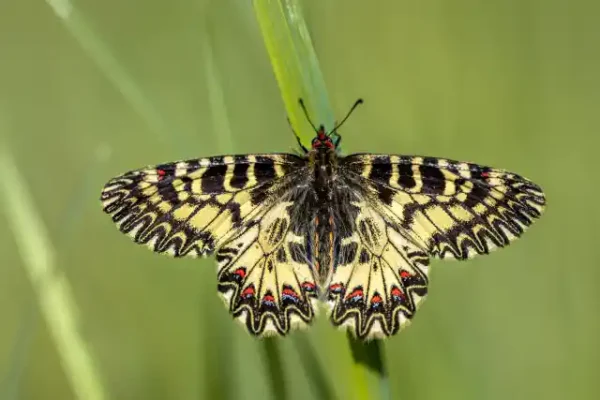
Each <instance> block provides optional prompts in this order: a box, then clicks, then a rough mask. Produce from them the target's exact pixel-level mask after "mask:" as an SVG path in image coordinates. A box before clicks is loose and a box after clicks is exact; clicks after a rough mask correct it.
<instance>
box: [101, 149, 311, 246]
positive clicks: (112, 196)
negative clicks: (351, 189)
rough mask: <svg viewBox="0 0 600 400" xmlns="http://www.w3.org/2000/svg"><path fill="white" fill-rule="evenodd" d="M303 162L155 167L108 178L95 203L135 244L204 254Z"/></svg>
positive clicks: (282, 188)
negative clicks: (98, 204)
mask: <svg viewBox="0 0 600 400" xmlns="http://www.w3.org/2000/svg"><path fill="white" fill-rule="evenodd" d="M304 165H305V161H304V160H303V159H301V158H299V157H297V156H294V155H290V154H262V155H247V156H220V157H211V158H202V159H197V160H188V161H179V162H173V163H168V164H162V165H156V166H151V167H146V168H143V169H139V170H135V171H131V172H127V173H125V174H123V175H121V176H118V177H116V178H114V179H112V180H110V181H109V182H108V183H107V184H106V185H105V186H104V189H103V191H102V195H101V201H102V205H103V208H104V211H105V212H106V213H107V214H109V215H111V217H112V220H113V221H114V222H115V223H116V224H117V226H118V227H119V229H120V230H121V232H123V233H125V234H127V235H128V236H130V237H131V238H133V240H134V241H135V242H136V243H140V244H145V245H147V246H148V247H150V249H152V250H153V251H155V252H158V253H166V254H170V255H172V256H175V257H182V256H192V257H197V256H200V255H209V254H211V253H213V252H214V250H215V249H217V248H219V246H221V245H222V244H223V243H224V242H226V241H227V240H228V238H230V237H231V236H234V235H235V234H236V233H240V232H241V231H242V230H243V229H245V227H246V224H247V222H248V221H252V220H253V219H254V218H255V217H256V216H257V215H259V214H260V213H261V212H264V211H265V207H266V206H267V205H268V204H269V203H271V202H273V201H276V199H277V198H278V197H279V196H281V194H282V193H284V192H286V191H288V190H289V182H290V181H291V180H292V178H293V177H294V176H298V175H299V174H301V173H302V171H303V167H304Z"/></svg>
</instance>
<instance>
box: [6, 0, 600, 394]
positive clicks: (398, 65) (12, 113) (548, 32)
mask: <svg viewBox="0 0 600 400" xmlns="http://www.w3.org/2000/svg"><path fill="white" fill-rule="evenodd" d="M50 3H52V5H53V6H54V7H58V8H55V9H53V8H52V7H51V6H50V5H49V3H46V2H44V1H43V0H23V1H9V0H5V1H3V2H1V3H0V49H1V50H0V51H1V52H0V145H1V146H2V147H3V154H4V153H7V154H9V155H10V156H11V158H12V159H13V160H14V162H15V164H16V168H17V169H18V171H19V173H20V176H21V177H22V178H21V179H22V180H21V183H22V184H24V185H25V186H26V187H27V190H28V191H29V193H30V194H31V196H32V201H33V202H34V204H35V212H36V213H38V214H39V215H40V216H41V219H42V220H43V222H44V225H45V228H46V231H47V233H48V235H49V240H50V242H51V245H52V247H53V249H54V250H53V251H54V254H55V262H56V268H57V269H58V271H59V272H58V273H59V274H61V276H62V274H64V276H65V277H66V278H67V280H68V282H69V284H70V285H71V287H72V289H73V298H74V299H75V301H76V306H77V308H78V310H79V313H78V316H79V321H78V325H77V328H78V329H79V332H80V333H81V335H82V336H83V338H84V339H85V341H86V343H87V344H88V346H89V349H90V351H91V354H92V356H93V359H94V363H95V365H96V366H97V369H98V371H99V374H100V377H101V381H102V384H103V387H104V389H105V390H106V393H107V398H111V399H167V398H168V399H197V398H224V399H234V398H235V399H238V398H239V399H267V398H272V397H273V396H274V395H273V393H275V391H274V387H273V386H274V382H275V381H274V378H273V376H272V375H271V374H270V373H269V360H270V358H268V357H266V354H267V353H266V351H265V349H266V348H268V347H265V346H264V343H261V342H259V341H257V340H255V339H253V338H252V337H250V336H248V335H247V334H246V332H245V331H244V330H243V328H242V327H241V326H240V325H238V324H237V323H233V322H232V320H231V318H230V317H229V316H228V314H227V311H226V309H225V307H224V306H223V305H222V302H221V300H219V299H218V297H217V295H216V276H215V275H216V271H215V269H216V268H215V262H214V260H212V259H208V260H173V259H168V258H166V257H161V256H157V255H154V254H152V253H151V252H150V251H148V250H146V249H145V248H142V247H140V246H136V245H133V244H132V243H131V241H130V240H129V239H127V238H126V237H124V236H123V235H121V234H120V233H118V231H117V230H116V229H115V227H114V226H113V224H112V223H111V221H110V220H109V218H107V217H106V216H105V215H104V214H103V213H102V211H101V208H100V204H99V201H98V197H99V193H100V189H101V188H102V186H103V184H104V183H105V181H107V180H108V179H110V178H111V177H112V176H114V175H117V174H119V173H121V172H123V171H125V170H129V169H133V168H138V167H141V166H144V165H147V164H154V163H158V162H162V161H172V160H177V159H185V158H194V157H200V156H208V155H215V154H220V153H248V152H282V151H290V150H291V149H292V148H293V147H294V146H295V141H294V138H293V136H292V135H291V133H290V130H289V128H288V125H287V122H286V115H285V111H284V107H283V103H282V101H281V97H280V94H279V91H278V87H277V83H276V81H275V79H274V77H273V72H272V68H271V65H270V63H269V59H268V57H267V54H266V51H265V48H264V44H263V39H262V37H261V35H260V31H259V29H258V26H257V23H256V19H255V15H254V12H253V9H252V5H251V2H250V1H239V0H211V1H209V0H197V1H195V2H190V1H184V0H174V1H171V2H164V1H150V0H148V1H118V0H105V1H102V2H99V1H94V0H79V1H77V2H75V3H73V4H70V3H68V2H67V1H66V0H63V1H58V0H55V1H53V2H50ZM303 6H304V7H303V8H304V12H305V16H306V19H307V23H308V25H309V28H310V30H311V35H312V38H313V40H314V44H315V48H316V51H317V54H318V56H319V59H320V62H321V67H322V70H323V73H324V75H325V79H326V82H327V86H328V90H329V95H330V99H331V101H332V104H333V107H334V109H335V113H336V115H337V117H338V118H340V117H341V116H342V115H343V114H344V113H345V111H346V110H347V109H348V107H349V106H350V105H351V104H352V102H353V101H354V100H355V99H356V98H358V97H363V98H364V99H365V101H366V103H365V105H364V106H362V107H361V108H360V109H359V110H358V111H357V112H356V113H355V114H354V115H353V116H352V118H351V119H350V120H349V122H348V123H347V124H346V125H345V127H344V129H343V130H342V131H341V133H342V135H344V140H343V144H344V149H345V151H346V152H347V153H350V152H358V151H360V152H369V151H370V152H394V153H403V154H422V155H432V156H443V157H449V158H455V159H461V160H468V161H473V162H479V163H483V164H488V165H492V166H497V167H502V168H506V169H509V170H513V171H515V172H517V173H520V174H522V175H525V176H527V177H529V178H531V179H532V180H534V181H536V182H537V183H539V184H540V185H541V186H542V187H543V188H544V189H545V190H546V192H547V196H548V209H547V212H546V214H545V215H544V216H543V218H542V219H541V220H540V221H539V222H538V223H537V224H535V225H534V226H533V228H532V229H530V231H529V232H527V233H526V234H525V236H524V237H523V238H522V239H521V240H519V241H517V242H515V243H514V244H513V245H512V246H510V247H509V248H507V249H504V250H501V251H498V252H496V253H494V254H492V255H490V256H488V257H479V258H477V259H475V260H472V261H469V262H465V263H456V262H455V263H452V262H435V263H434V265H433V272H432V283H431V287H430V292H429V293H430V295H429V297H428V300H427V301H426V302H425V304H424V306H423V307H422V308H421V311H420V312H419V313H418V315H417V316H416V318H415V320H414V324H413V325H412V326H411V327H410V328H409V329H407V330H406V331H404V332H403V333H401V334H400V335H398V336H397V337H394V338H393V339H390V340H388V341H387V342H385V345H384V347H383V349H384V356H385V359H386V365H387V368H388V371H389V382H388V383H389V388H390V393H391V398H394V399H411V400H416V399H501V400H505V399H507V398H514V399H566V398H569V399H596V398H599V397H600V379H598V375H599V372H598V371H600V340H599V338H600V318H599V315H600V313H599V305H600V291H599V290H598V289H597V288H598V285H599V282H600V261H599V256H598V251H597V250H596V249H595V248H594V246H596V245H597V244H596V243H595V242H596V239H597V237H598V234H597V231H598V223H599V222H600V221H599V219H600V218H599V212H598V209H597V198H598V195H599V193H600V192H599V190H598V187H599V186H598V178H597V177H595V176H596V175H597V174H598V166H597V161H596V160H597V157H598V154H599V150H598V144H599V143H600V140H599V139H598V132H599V129H600V112H599V106H600V74H599V73H598V71H600V51H599V49H600V25H599V24H598V18H599V16H600V5H599V4H598V3H597V2H593V1H583V0H579V1H571V2H567V1H560V0H546V1H534V0H510V1H507V0H493V1H492V0H488V1H475V0H455V1H451V2H450V1H446V0H430V1H427V2H422V1H421V2H415V1H404V0H399V1H395V2H385V4H384V2H379V3H377V2H366V1H364V0H363V1H358V0H352V1H350V0H306V1H305V2H304V3H303ZM56 10H58V11H56ZM61 16H62V17H61ZM67 16H68V17H67ZM594 171H595V172H594ZM4 172H6V171H4ZM0 173H1V172H0ZM0 179H5V180H6V176H5V177H2V176H0ZM594 182H596V183H594ZM2 205H3V207H2V209H3V212H2V213H0V318H1V319H0V321H1V323H2V329H0V384H1V386H0V398H2V399H5V398H6V399H17V398H18V399H70V398H74V396H75V395H74V393H73V390H72V387H71V386H70V383H69V380H68V379H67V377H66V376H65V372H64V369H63V368H62V367H61V357H60V354H59V353H58V352H57V350H56V347H55V346H54V342H53V340H52V338H51V336H50V334H49V329H48V326H47V324H46V322H45V320H44V319H43V318H42V316H41V315H40V312H39V307H38V305H39V302H38V300H37V298H36V292H35V291H34V290H33V286H32V283H31V281H30V280H29V279H28V275H27V273H26V269H25V267H26V257H24V254H23V253H22V252H19V251H17V250H18V249H17V241H16V239H15V232H14V229H12V228H11V225H10V224H9V221H10V220H11V218H12V216H13V212H14V210H11V208H10V206H8V202H5V196H2ZM35 234H36V233H35V232H32V235H35ZM271 346H275V347H276V348H277V349H279V350H280V352H281V353H280V356H281V363H282V368H281V370H280V373H281V377H282V378H283V384H284V385H285V388H284V390H285V392H286V393H287V398H289V399H305V398H322V397H324V396H323V393H326V392H327V391H330V396H331V397H335V398H352V390H353V389H352V388H353V386H352V385H351V382H350V381H351V380H352V376H351V374H350V367H349V366H350V365H351V356H350V354H349V351H348V349H347V345H346V339H345V335H344V334H343V333H342V332H338V331H336V330H334V329H333V328H332V327H330V326H329V323H328V322H327V320H326V318H319V319H318V321H317V323H316V324H315V326H314V328H312V329H311V330H309V331H308V332H307V333H305V334H302V333H300V334H294V335H292V336H291V337H289V338H287V339H285V340H282V341H278V342H276V343H274V344H271ZM307 347H308V348H312V349H313V350H314V352H315V354H316V356H317V357H316V359H315V360H307V357H306V354H307V353H306V352H305V351H302V350H301V351H298V350H299V349H306V348H307ZM319 368H320V369H321V370H322V373H321V372H319ZM315 371H316V372H317V373H315Z"/></svg>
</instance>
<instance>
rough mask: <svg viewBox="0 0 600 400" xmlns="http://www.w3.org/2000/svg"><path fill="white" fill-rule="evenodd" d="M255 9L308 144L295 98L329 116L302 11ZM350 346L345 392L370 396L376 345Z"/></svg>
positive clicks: (278, 6) (285, 4)
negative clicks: (351, 364)
mask: <svg viewBox="0 0 600 400" xmlns="http://www.w3.org/2000/svg"><path fill="white" fill-rule="evenodd" d="M254 8H255V11H256V16H257V19H258V21H259V25H260V28H261V31H262V34H263V38H264V41H265V45H266V47H267V52H268V54H269V57H270V60H271V64H272V66H273V71H274V72H275V77H276V79H277V83H278V85H279V88H280V91H281V95H282V98H283V101H284V103H285V106H286V110H287V112H288V117H289V119H290V123H291V125H292V127H293V128H294V130H295V131H296V132H298V134H299V136H300V138H301V139H302V141H303V144H304V145H305V146H307V147H309V144H310V140H311V139H312V138H313V137H314V131H313V130H312V129H309V125H308V123H307V121H306V117H305V116H304V115H303V113H302V111H301V109H300V107H298V98H299V97H302V98H304V99H305V102H306V105H307V108H308V110H309V113H310V114H311V117H312V118H313V119H314V120H315V121H316V123H317V124H320V123H323V124H324V125H325V126H326V127H330V128H331V127H333V123H334V117H333V113H332V111H331V110H332V109H331V106H330V104H329V100H328V95H327V89H326V86H325V82H324V79H323V74H322V73H321V69H320V67H319V61H318V59H317V56H316V53H315V51H314V48H313V45H312V40H311V38H310V35H309V33H308V28H307V26H306V22H305V21H304V17H303V14H302V10H301V8H300V6H299V4H298V1H296V0H282V1H280V0H255V1H254ZM355 344H356V343H353V342H352V341H349V351H351V352H352V355H353V356H354V365H353V366H352V367H351V368H350V370H349V371H348V374H347V375H348V378H350V379H348V385H352V388H351V389H350V392H352V393H354V394H355V396H356V398H357V399H372V398H373V393H376V392H378V391H380V390H381V388H382V387H384V386H385V384H384V382H386V380H385V379H384V373H383V371H384V370H383V363H382V361H381V357H380V353H379V348H378V347H374V346H373V345H367V346H365V347H364V348H357V347H356V346H354V345H355ZM355 349H360V350H361V351H360V352H357V351H353V350H355ZM373 367H375V368H374V369H372V368H373ZM370 369H372V371H375V372H376V374H377V377H378V378H379V380H380V385H379V386H377V387H375V388H373V387H369V384H368V381H369V376H371V370H370Z"/></svg>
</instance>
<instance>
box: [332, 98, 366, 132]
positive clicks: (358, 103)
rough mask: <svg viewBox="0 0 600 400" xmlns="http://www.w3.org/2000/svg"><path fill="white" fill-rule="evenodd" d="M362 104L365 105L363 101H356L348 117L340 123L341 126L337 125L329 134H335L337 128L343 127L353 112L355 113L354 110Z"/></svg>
mask: <svg viewBox="0 0 600 400" xmlns="http://www.w3.org/2000/svg"><path fill="white" fill-rule="evenodd" d="M362 103H363V99H358V100H356V101H355V102H354V104H353V105H352V107H350V111H348V114H346V116H345V117H344V119H342V122H340V123H339V124H337V125H336V126H335V127H334V128H333V129H332V130H331V131H330V132H329V133H333V132H335V131H336V130H337V128H339V127H340V126H342V125H343V124H344V122H346V120H347V119H348V117H349V116H350V114H352V112H353V111H354V109H356V107H358V106H359V105H361V104H362Z"/></svg>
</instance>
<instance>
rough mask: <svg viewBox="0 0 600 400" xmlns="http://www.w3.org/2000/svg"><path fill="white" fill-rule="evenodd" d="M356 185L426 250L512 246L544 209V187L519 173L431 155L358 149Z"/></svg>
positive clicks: (442, 253) (350, 162)
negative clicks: (422, 155) (431, 156)
mask: <svg viewBox="0 0 600 400" xmlns="http://www.w3.org/2000/svg"><path fill="white" fill-rule="evenodd" d="M341 168H342V170H343V171H344V177H345V179H346V181H348V183H349V185H350V186H353V187H354V190H356V191H358V192H360V193H362V195H363V196H364V197H365V198H368V199H369V201H370V204H372V205H373V207H375V208H376V209H377V211H378V212H379V213H380V214H381V215H383V216H384V218H385V219H386V220H388V221H390V222H392V223H393V224H394V225H395V226H397V227H398V229H400V230H401V231H402V232H403V234H404V235H405V236H406V237H407V238H410V240H411V241H412V242H413V243H414V244H415V245H417V246H419V247H421V248H423V249H426V250H427V252H428V254H430V255H431V256H436V257H440V258H457V259H466V258H469V257H472V256H474V255H477V254H487V253H489V252H490V251H491V250H493V249H494V248H497V247H504V246H507V245H508V244H509V243H510V242H512V241H513V240H514V239H516V238H517V237H519V236H521V234H522V233H523V232H524V231H525V230H526V229H527V228H528V227H529V226H530V225H531V224H532V223H533V222H534V221H535V220H536V219H537V218H539V217H540V215H541V214H542V212H543V210H544V207H545V204H546V199H545V195H544V193H543V191H542V189H541V188H540V187H539V186H538V185H536V184H535V183H533V182H532V181H530V180H528V179H526V178H523V177H522V176H519V175H517V174H514V173H511V172H508V171H504V170H500V169H495V168H490V167H486V166H481V165H477V164H471V163H465V162H459V161H453V160H447V159H441V158H430V157H412V156H390V155H374V154H355V155H351V156H348V157H346V158H345V159H344V160H343V161H342V163H341Z"/></svg>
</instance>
